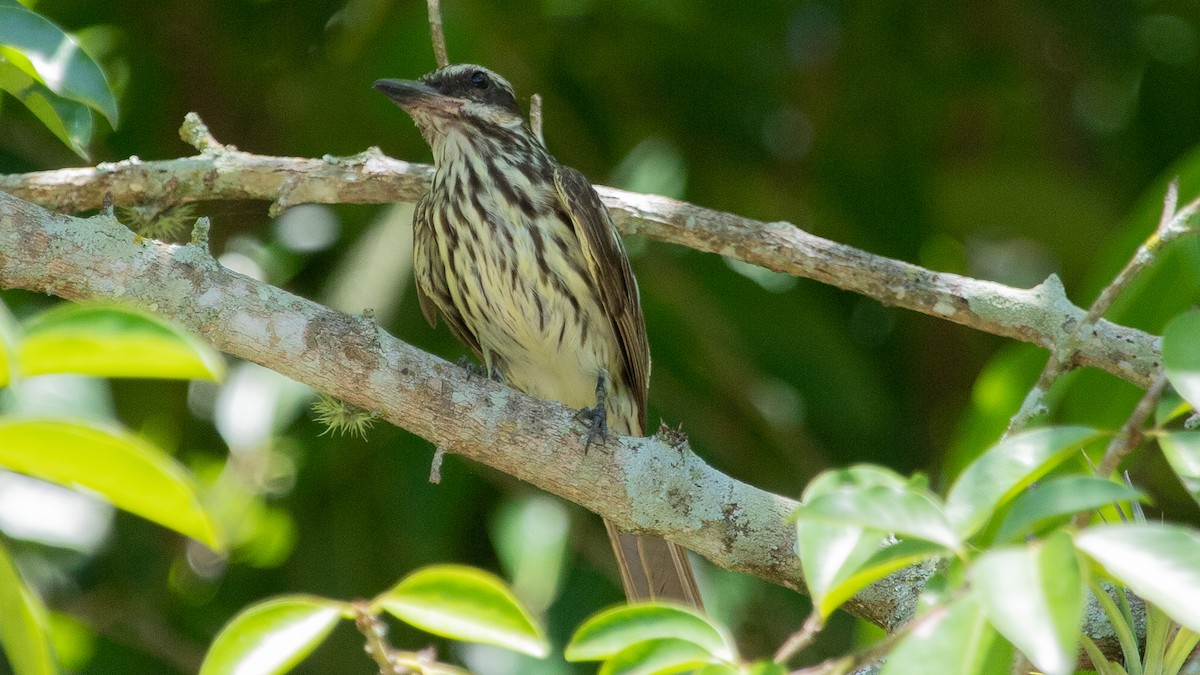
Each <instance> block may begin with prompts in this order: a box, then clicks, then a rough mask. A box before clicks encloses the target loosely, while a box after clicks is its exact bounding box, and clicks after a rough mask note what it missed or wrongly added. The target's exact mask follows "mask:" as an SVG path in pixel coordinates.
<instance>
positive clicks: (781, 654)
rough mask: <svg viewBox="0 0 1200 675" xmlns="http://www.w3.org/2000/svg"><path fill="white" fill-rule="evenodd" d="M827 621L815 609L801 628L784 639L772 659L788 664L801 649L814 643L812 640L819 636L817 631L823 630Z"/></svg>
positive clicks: (781, 663)
mask: <svg viewBox="0 0 1200 675" xmlns="http://www.w3.org/2000/svg"><path fill="white" fill-rule="evenodd" d="M824 625H825V622H824V621H822V620H821V615H820V613H818V612H817V611H816V610H815V609H814V610H813V613H812V614H809V615H808V618H807V619H805V620H804V624H803V625H802V626H800V630H798V631H796V632H795V633H792V635H791V637H789V638H788V639H787V640H784V642H783V644H782V645H780V646H779V649H777V650H776V651H775V657H774V658H773V659H772V660H773V661H775V663H778V664H780V665H783V664H786V663H787V662H788V661H791V660H792V657H793V656H795V655H796V654H797V652H799V651H800V650H801V649H804V648H805V647H807V646H808V645H810V644H812V641H813V640H814V639H815V638H816V637H817V633H820V632H821V628H822V627H823V626H824Z"/></svg>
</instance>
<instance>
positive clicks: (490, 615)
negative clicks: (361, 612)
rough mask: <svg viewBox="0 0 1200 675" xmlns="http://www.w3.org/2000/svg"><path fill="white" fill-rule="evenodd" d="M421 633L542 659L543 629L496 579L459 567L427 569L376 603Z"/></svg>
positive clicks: (546, 647)
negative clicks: (418, 629)
mask: <svg viewBox="0 0 1200 675" xmlns="http://www.w3.org/2000/svg"><path fill="white" fill-rule="evenodd" d="M372 607H373V608H380V607H381V608H383V609H385V610H387V611H388V612H390V613H391V614H392V615H393V616H395V617H396V618H398V619H400V620H401V621H405V622H407V623H410V624H412V625H414V626H416V627H417V628H420V629H421V630H424V631H426V632H429V633H433V634H434V635H441V636H442V637H448V638H452V639H455V640H462V641H464V642H478V643H481V644H489V645H496V646H498V647H504V648H506V649H511V650H513V651H516V652H521V653H523V654H529V655H530V656H536V657H539V658H540V657H544V656H545V655H546V654H548V653H549V651H550V645H549V643H547V642H546V638H545V637H544V636H543V634H542V630H541V629H540V628H539V627H538V626H537V625H536V624H534V622H533V619H531V618H530V616H529V614H528V613H526V611H525V610H524V609H523V608H522V607H521V604H520V603H519V602H518V601H517V598H516V597H515V596H513V594H512V592H511V591H509V590H508V588H507V587H506V586H505V585H504V582H503V581H501V580H500V579H499V578H498V577H496V576H495V575H493V574H489V573H487V572H484V571H482V570H478V569H475V568H472V567H465V566H461V565H436V566H432V567H426V568H423V569H420V570H417V571H416V572H413V573H412V574H410V575H408V576H407V577H405V578H404V579H401V580H400V583H398V584H396V585H395V587H393V588H392V589H391V590H389V591H387V592H386V593H384V594H383V595H380V596H379V597H378V598H375V600H374V602H373V603H372Z"/></svg>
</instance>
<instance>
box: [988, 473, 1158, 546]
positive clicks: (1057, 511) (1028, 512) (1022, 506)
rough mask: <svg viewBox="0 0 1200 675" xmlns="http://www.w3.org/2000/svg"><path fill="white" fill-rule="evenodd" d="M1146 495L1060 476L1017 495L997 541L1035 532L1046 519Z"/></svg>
mask: <svg viewBox="0 0 1200 675" xmlns="http://www.w3.org/2000/svg"><path fill="white" fill-rule="evenodd" d="M1145 498H1146V496H1145V495H1144V494H1142V492H1141V491H1140V490H1138V489H1137V488H1134V487H1132V486H1129V485H1125V484H1124V483H1116V482H1113V481H1111V480H1108V479H1106V478H1099V477H1097V476H1063V477H1062V478H1054V479H1051V480H1047V481H1044V482H1042V483H1039V484H1038V485H1037V486H1036V487H1032V488H1030V489H1029V490H1027V491H1025V492H1023V493H1022V494H1021V496H1019V497H1017V498H1016V500H1015V501H1014V502H1013V505H1012V508H1011V509H1010V510H1009V512H1008V515H1007V516H1006V517H1005V518H1004V522H1003V523H1002V524H1001V525H1000V529H999V531H997V532H996V541H1008V540H1012V539H1016V538H1018V537H1022V536H1025V535H1028V534H1035V533H1036V532H1035V530H1036V529H1037V528H1038V527H1040V526H1042V525H1043V524H1045V523H1047V522H1048V521H1052V520H1054V519H1056V518H1063V517H1067V516H1070V515H1072V514H1075V513H1079V512H1080V511H1090V510H1092V509H1098V508H1100V507H1101V506H1106V505H1109V504H1115V503H1118V502H1125V501H1130V500H1143V499H1145Z"/></svg>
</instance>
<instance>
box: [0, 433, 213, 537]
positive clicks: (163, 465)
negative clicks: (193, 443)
mask: <svg viewBox="0 0 1200 675" xmlns="http://www.w3.org/2000/svg"><path fill="white" fill-rule="evenodd" d="M0 466H2V467H4V468H7V469H10V470H12V471H17V472H20V473H24V474H28V475H30V476H35V477H37V478H41V479H44V480H48V481H51V482H54V483H59V484H60V485H65V486H67V487H72V488H74V487H83V488H87V489H89V490H93V491H95V492H98V493H100V494H101V495H103V496H104V497H105V498H106V499H108V500H109V501H110V502H112V503H113V504H114V505H115V506H117V507H118V508H122V509H125V510H126V511H129V512H130V513H134V514H137V515H139V516H141V517H143V518H146V519H147V520H151V521H154V522H156V523H158V524H159V525H162V526H164V527H168V528H170V529H172V530H175V531H176V532H180V533H182V534H185V535H187V536H189V537H192V538H193V539H196V540H198V541H201V542H203V543H205V544H207V545H208V546H209V547H211V548H214V549H216V548H220V547H221V543H220V540H219V539H218V537H217V535H216V531H215V529H214V527H213V523H212V521H211V520H210V519H209V516H208V514H207V513H206V512H205V511H204V509H203V508H202V507H201V505H200V500H199V498H198V497H197V494H196V490H195V486H194V485H193V483H192V479H191V477H190V476H189V475H188V473H187V471H186V470H185V469H184V468H183V466H181V465H180V464H179V463H178V462H176V461H175V460H174V459H172V458H171V457H169V456H168V455H166V454H164V453H163V452H162V451H161V450H159V449H158V448H156V447H154V446H152V445H150V444H149V443H147V442H145V441H144V440H142V439H140V438H138V437H137V436H134V435H132V434H130V433H128V432H126V431H124V430H121V429H117V428H113V427H109V426H105V425H102V424H98V423H92V422H86V423H85V422H67V421H63V420H38V419H6V420H0Z"/></svg>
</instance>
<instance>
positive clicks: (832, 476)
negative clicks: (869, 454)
mask: <svg viewBox="0 0 1200 675" xmlns="http://www.w3.org/2000/svg"><path fill="white" fill-rule="evenodd" d="M908 482H909V479H907V478H905V477H904V476H901V475H900V474H898V473H896V472H895V471H892V470H891V469H889V468H887V467H883V466H876V465H873V464H858V465H855V466H851V467H847V468H845V469H834V470H832V471H823V472H821V473H820V474H818V475H817V477H816V478H814V479H812V480H811V481H809V483H808V485H807V486H806V487H805V488H804V495H803V496H802V498H801V501H803V502H808V501H810V500H812V499H815V498H817V497H819V496H821V495H824V494H829V493H830V492H835V491H837V490H842V489H846V488H871V487H886V488H893V489H897V490H900V489H903V488H904V487H905V486H907V485H908Z"/></svg>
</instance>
